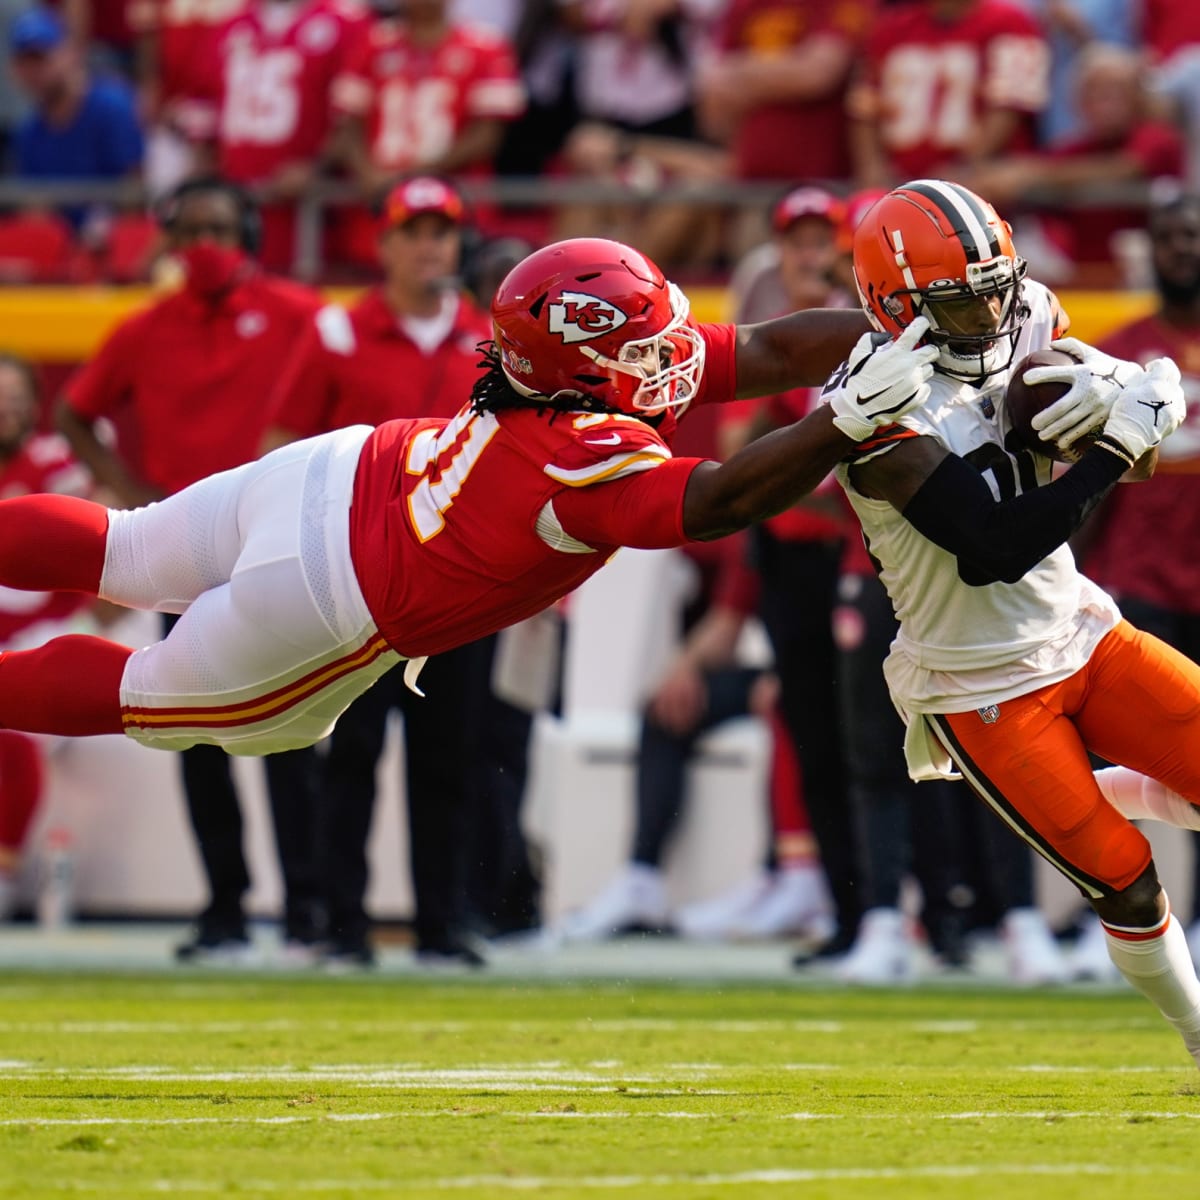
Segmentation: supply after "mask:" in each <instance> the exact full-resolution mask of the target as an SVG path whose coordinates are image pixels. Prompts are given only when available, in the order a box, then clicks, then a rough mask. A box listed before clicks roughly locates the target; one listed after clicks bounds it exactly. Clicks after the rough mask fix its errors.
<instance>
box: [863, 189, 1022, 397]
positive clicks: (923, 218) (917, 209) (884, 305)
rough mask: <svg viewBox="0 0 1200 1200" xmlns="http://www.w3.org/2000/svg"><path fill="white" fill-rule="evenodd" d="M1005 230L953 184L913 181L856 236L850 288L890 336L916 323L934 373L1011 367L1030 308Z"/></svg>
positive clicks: (877, 208)
mask: <svg viewBox="0 0 1200 1200" xmlns="http://www.w3.org/2000/svg"><path fill="white" fill-rule="evenodd" d="M1024 277H1025V260H1024V259H1023V258H1021V257H1020V255H1018V254H1017V251H1016V248H1015V247H1014V246H1013V241H1012V228H1011V226H1009V224H1008V222H1006V221H1003V220H1001V219H1000V217H999V215H998V214H997V213H996V210H995V209H994V208H993V207H992V206H991V205H990V204H989V203H988V202H987V201H986V200H984V199H983V198H982V197H980V196H977V195H975V193H974V192H971V191H968V190H967V189H966V188H965V187H961V186H960V185H959V184H957V183H949V182H947V181H946V180H942V179H917V180H914V181H912V182H911V183H906V184H903V185H902V186H900V187H898V188H895V189H894V190H892V191H890V192H888V193H887V194H886V195H885V196H884V197H883V198H882V199H880V200H879V201H878V202H877V203H876V204H875V205H874V206H873V207H872V208H871V209H870V211H869V212H868V213H867V214H866V216H865V217H864V218H863V220H862V222H861V223H860V224H859V226H858V228H857V229H856V230H855V232H854V281H855V284H856V285H857V287H858V294H859V298H860V299H861V301H862V305H863V307H864V308H865V309H866V311H867V315H868V317H869V318H870V320H871V322H872V324H874V325H875V327H876V328H877V329H880V330H882V331H883V332H884V333H888V334H893V335H894V334H897V333H899V332H900V331H901V330H902V329H903V328H904V327H905V326H906V325H908V324H909V322H911V321H912V320H913V318H914V317H916V316H923V317H925V318H927V319H928V321H929V333H928V334H927V335H926V339H927V340H928V341H929V342H930V343H931V344H933V345H935V346H937V347H939V349H940V351H941V353H940V355H939V358H938V364H937V365H938V369H939V370H941V371H944V372H945V373H946V374H948V375H953V376H955V377H957V378H959V379H979V378H983V377H984V376H987V375H994V374H996V372H998V371H1003V370H1004V369H1005V368H1006V367H1008V366H1009V364H1010V363H1011V362H1012V358H1013V354H1014V353H1015V351H1016V344H1017V338H1018V336H1019V335H1020V332H1021V326H1022V325H1024V324H1025V321H1026V320H1027V319H1028V317H1029V308H1028V306H1027V305H1026V304H1025V303H1024V302H1023V301H1022V298H1021V281H1022V280H1023V279H1024Z"/></svg>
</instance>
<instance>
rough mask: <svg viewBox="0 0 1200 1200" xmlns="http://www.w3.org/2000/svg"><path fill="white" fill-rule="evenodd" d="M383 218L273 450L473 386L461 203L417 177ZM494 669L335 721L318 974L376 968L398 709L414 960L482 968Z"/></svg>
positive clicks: (295, 376) (451, 677)
mask: <svg viewBox="0 0 1200 1200" xmlns="http://www.w3.org/2000/svg"><path fill="white" fill-rule="evenodd" d="M381 210H382V211H381V213H380V215H379V218H378V228H379V234H378V239H379V248H378V253H379V261H380V265H381V266H382V267H383V275H384V278H383V282H382V283H381V284H380V285H379V286H378V287H375V288H372V289H371V290H370V291H369V292H368V293H367V294H366V295H365V296H364V297H363V299H361V300H360V301H359V302H358V303H357V304H355V305H354V307H353V308H351V309H350V311H349V312H346V311H344V310H343V309H340V308H336V307H333V306H330V307H327V308H323V309H322V310H321V311H320V312H319V313H318V314H317V316H316V319H315V320H314V321H313V323H312V325H311V327H310V330H309V332H308V335H307V336H306V337H305V338H304V339H303V340H302V341H301V342H300V344H299V345H298V346H297V347H296V350H295V353H294V354H293V355H292V356H291V359H290V361H289V362H288V363H287V364H286V365H285V366H284V368H283V370H282V373H281V374H280V376H279V381H278V384H277V390H276V397H277V401H276V404H274V405H272V407H277V409H278V416H277V417H276V420H275V427H274V428H273V429H272V430H271V431H270V433H269V434H268V438H267V444H268V446H270V447H272V448H274V447H275V446H280V445H284V444H286V443H287V442H289V441H292V440H294V439H295V438H297V437H308V436H312V435H314V434H318V433H326V432H328V431H330V430H332V429H339V428H342V427H344V426H347V425H380V424H382V423H383V422H384V421H389V420H394V419H395V418H397V417H425V416H438V417H451V416H453V415H454V414H455V413H456V412H457V411H458V409H459V408H460V407H461V405H462V398H463V396H464V395H468V394H469V393H470V391H471V388H472V387H473V386H474V384H475V381H476V379H477V378H478V377H479V360H480V352H479V349H478V347H479V343H480V342H482V341H484V340H485V339H486V338H487V336H488V332H489V323H488V320H487V318H486V317H485V316H484V314H483V313H481V312H480V311H479V310H478V309H477V308H476V307H475V305H474V304H473V303H472V302H471V301H470V299H468V297H467V296H466V295H464V294H463V293H462V292H461V291H460V290H459V288H458V286H457V283H458V280H457V276H458V271H459V269H460V265H461V261H460V260H461V258H462V234H463V221H464V218H465V209H464V205H463V201H462V198H461V197H460V196H459V194H458V193H457V192H456V191H455V190H454V189H453V188H452V187H450V186H449V185H448V184H446V183H445V182H443V181H442V180H440V179H436V178H433V177H430V176H417V177H414V178H412V179H408V180H406V181H404V182H403V183H400V184H398V185H396V186H395V187H394V188H392V189H391V190H390V191H389V192H388V194H387V196H386V198H385V200H384V202H383V204H382V205H381ZM489 664H490V640H489V641H487V642H485V643H479V642H471V643H469V644H468V645H466V646H461V647H459V648H458V649H456V650H450V651H448V652H447V653H445V654H439V655H438V656H437V657H436V658H435V659H433V660H432V661H431V662H430V664H429V667H428V668H427V670H426V671H425V673H424V675H423V676H422V680H421V684H422V690H423V691H424V693H425V695H424V698H422V697H419V696H417V695H416V694H415V693H414V692H411V691H410V690H409V689H408V688H406V687H405V686H404V680H403V678H402V676H403V672H402V671H400V670H393V671H391V672H389V673H388V674H387V675H386V676H384V678H383V679H381V680H380V681H379V683H378V684H377V685H376V686H375V687H373V688H372V689H371V690H370V691H369V692H367V694H366V695H364V696H362V697H360V698H359V699H358V700H356V701H355V702H354V703H353V704H352V705H351V706H350V707H349V708H348V709H347V710H346V712H345V713H344V714H343V716H342V718H341V720H340V721H338V723H337V726H336V727H335V729H334V731H333V734H332V735H331V738H330V744H329V753H328V755H327V756H326V760H325V771H324V780H323V786H322V790H321V799H320V807H321V811H322V820H321V830H322V832H321V836H320V839H319V842H320V845H321V847H322V850H323V856H324V858H325V860H326V870H325V871H324V882H325V888H326V897H327V905H328V914H329V932H330V947H329V951H328V958H329V961H331V962H336V963H338V964H341V965H347V966H370V965H371V964H372V962H373V961H374V953H373V950H372V947H371V942H370V937H369V933H368V928H369V923H368V918H367V913H366V910H365V908H364V901H365V897H366V888H367V834H368V832H369V830H370V826H371V815H372V813H373V811H374V808H375V771H376V764H377V762H378V760H379V758H380V757H381V755H382V754H383V749H384V741H385V735H386V733H387V723H388V717H389V715H390V714H391V712H392V710H393V709H398V710H399V711H400V712H402V713H403V714H404V744H405V754H404V763H405V772H406V781H407V787H406V797H407V806H406V811H407V815H408V822H409V854H410V862H411V868H412V881H413V894H414V900H415V905H416V915H415V921H414V926H415V933H416V953H417V957H418V960H420V961H429V960H443V959H445V960H449V961H462V962H466V963H469V964H471V965H475V966H478V965H481V964H482V961H483V960H482V957H481V955H480V953H479V950H478V949H477V948H476V947H475V946H474V945H473V944H472V941H471V939H469V938H468V936H467V933H466V929H465V925H466V912H465V906H466V877H467V870H466V866H467V864H466V859H465V854H466V847H467V833H468V830H467V825H468V816H469V808H470V806H471V804H472V802H473V801H474V799H475V797H474V794H473V789H472V787H471V785H472V783H473V779H472V770H473V765H474V764H475V763H476V761H477V759H478V757H479V746H478V739H479V732H480V730H479V727H480V724H481V722H480V721H479V720H478V716H479V715H480V714H479V710H480V708H481V706H482V705H483V703H484V697H485V696H486V695H487V693H488V691H489V672H488V666H489ZM471 714H476V717H475V719H472V716H471Z"/></svg>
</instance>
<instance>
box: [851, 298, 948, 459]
mask: <svg viewBox="0 0 1200 1200" xmlns="http://www.w3.org/2000/svg"><path fill="white" fill-rule="evenodd" d="M928 328H929V322H928V321H927V320H926V319H925V318H924V317H916V318H915V319H914V320H913V322H912V324H911V325H909V326H908V328H907V329H905V330H904V331H903V332H902V333H901V334H900V336H899V337H897V338H896V339H895V341H887V342H880V341H878V338H879V337H880V336H881V335H880V334H878V333H864V334H863V335H862V337H860V338H859V339H858V341H857V342H856V343H855V346H854V349H853V350H851V351H850V357H849V358H848V359H847V360H846V366H847V368H848V369H849V374H848V375H847V376H846V379H845V382H844V383H843V384H842V386H841V387H840V388H839V389H838V390H837V391H835V392H834V394H833V396H832V397H831V398H830V401H829V406H830V408H832V409H833V413H834V416H833V423H834V424H835V425H836V426H837V427H838V428H839V429H840V430H841V431H842V432H843V433H844V434H845V435H846V436H847V437H848V438H852V439H853V440H854V441H856V442H861V441H862V440H863V439H864V438H868V437H870V436H871V434H872V433H874V432H875V430H876V429H878V428H879V426H880V425H890V424H891V423H892V422H893V421H895V420H896V419H897V418H898V417H902V416H903V415H904V414H905V413H906V412H908V411H909V410H911V409H914V408H916V407H917V406H918V405H921V404H924V403H925V401H926V400H927V399H928V398H929V379H930V376H932V375H933V363H934V360H935V359H936V358H937V356H938V349H937V347H936V346H921V347H918V346H917V343H918V342H919V341H920V340H921V338H923V337H924V336H925V332H926V330H928Z"/></svg>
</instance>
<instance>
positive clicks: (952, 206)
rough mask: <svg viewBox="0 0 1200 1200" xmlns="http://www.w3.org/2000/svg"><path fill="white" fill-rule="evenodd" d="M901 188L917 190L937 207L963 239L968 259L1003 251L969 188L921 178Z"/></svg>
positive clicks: (911, 190) (910, 190) (985, 256)
mask: <svg viewBox="0 0 1200 1200" xmlns="http://www.w3.org/2000/svg"><path fill="white" fill-rule="evenodd" d="M901 190H902V191H907V192H916V193H917V195H919V196H924V197H925V199H926V200H929V201H930V202H931V203H933V204H934V205H936V206H937V208H938V210H939V211H940V212H941V213H942V215H943V216H944V217H945V218H946V220H948V221H949V222H950V227H951V228H952V229H953V230H954V232H955V234H957V236H958V237H959V238H960V239H961V241H962V244H963V249H964V250H966V252H967V261H968V262H982V261H983V260H984V259H985V258H994V257H995V256H996V255H997V254H999V253H1000V240H999V238H998V237H997V236H996V231H995V230H994V229H993V228H992V227H991V226H990V225H989V224H988V218H987V214H986V213H985V212H984V209H983V206H982V205H981V204H980V203H979V201H978V200H977V199H976V197H975V196H974V195H973V194H972V193H971V192H968V191H967V189H966V188H963V187H959V186H958V185H957V184H954V183H945V182H943V181H942V180H940V179H919V180H917V181H916V182H915V183H908V184H905V185H904V187H903V188H902V189H901Z"/></svg>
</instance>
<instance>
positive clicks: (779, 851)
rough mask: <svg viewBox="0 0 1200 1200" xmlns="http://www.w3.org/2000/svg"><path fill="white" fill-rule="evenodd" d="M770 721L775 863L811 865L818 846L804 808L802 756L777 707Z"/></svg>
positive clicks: (770, 716) (781, 864)
mask: <svg viewBox="0 0 1200 1200" xmlns="http://www.w3.org/2000/svg"><path fill="white" fill-rule="evenodd" d="M768 720H769V723H770V726H771V816H772V823H773V826H774V830H775V859H776V861H777V862H778V864H779V865H780V866H781V867H786V866H794V865H796V864H797V863H807V862H811V861H812V860H813V859H814V858H816V856H817V843H816V839H815V838H814V837H813V832H812V824H811V823H810V822H809V819H808V809H807V808H806V807H805V804H804V776H803V773H802V772H801V770H800V756H799V755H798V754H797V753H796V744H795V742H793V741H792V735H791V734H790V733H789V732H788V728H787V725H786V724H785V723H784V720H783V717H782V716H781V714H780V712H779V708H778V706H776V707H775V708H773V709H771V712H770V714H769V718H768Z"/></svg>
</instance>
